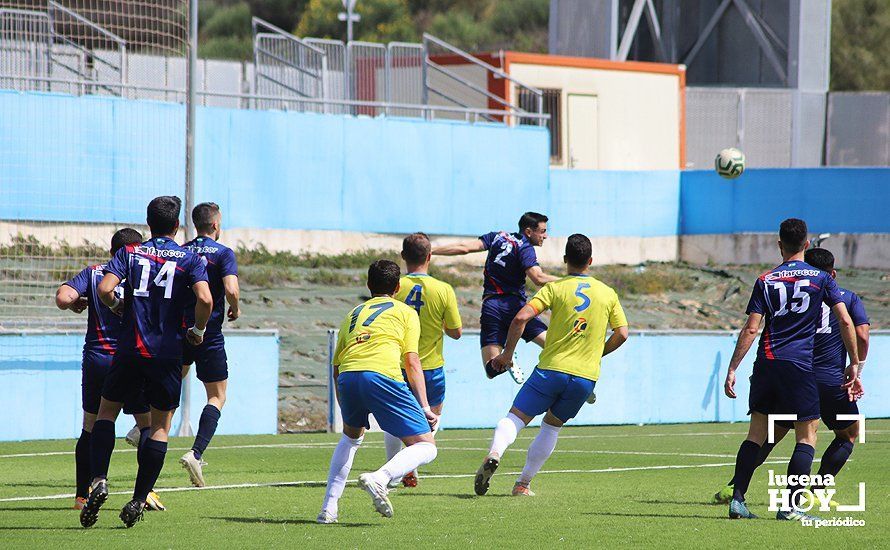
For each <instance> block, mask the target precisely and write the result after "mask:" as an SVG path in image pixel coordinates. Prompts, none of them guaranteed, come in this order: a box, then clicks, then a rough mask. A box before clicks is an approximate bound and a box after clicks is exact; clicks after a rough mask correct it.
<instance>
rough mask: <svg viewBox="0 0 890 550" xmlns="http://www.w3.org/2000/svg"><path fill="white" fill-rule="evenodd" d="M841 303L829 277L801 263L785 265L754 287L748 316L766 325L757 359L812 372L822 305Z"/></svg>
mask: <svg viewBox="0 0 890 550" xmlns="http://www.w3.org/2000/svg"><path fill="white" fill-rule="evenodd" d="M840 301H841V297H840V293H839V291H838V288H837V284H836V283H835V282H834V279H832V278H831V275H829V274H828V273H826V272H824V271H820V270H818V269H816V268H815V267H813V266H811V265H809V264H807V263H806V262H803V261H791V262H784V263H782V264H781V265H779V266H777V267H775V268H773V269H771V270H769V271H767V272H766V273H764V274H763V275H761V276H760V277H759V278H758V279H757V282H756V283H755V284H754V290H753V291H752V293H751V299H750V301H749V302H748V309H747V313H748V314H751V313H760V314H762V315H763V316H764V319H765V325H764V328H763V333H762V334H761V336H760V343H759V344H758V348H757V357H758V359H770V360H772V359H781V360H784V361H792V362H795V363H797V364H799V365H801V366H803V367H805V368H808V369H809V368H812V362H813V339H814V336H815V334H816V321H817V320H818V319H819V317H820V315H821V311H822V310H821V304H822V303H823V302H824V303H825V304H826V305H828V306H829V307H831V306H834V305H835V304H837V303H838V302H840Z"/></svg>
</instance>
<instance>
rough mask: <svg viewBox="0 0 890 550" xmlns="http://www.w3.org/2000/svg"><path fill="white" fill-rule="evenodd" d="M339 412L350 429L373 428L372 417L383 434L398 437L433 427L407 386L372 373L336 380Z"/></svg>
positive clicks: (343, 374) (344, 375) (349, 374)
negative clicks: (369, 417) (370, 420)
mask: <svg viewBox="0 0 890 550" xmlns="http://www.w3.org/2000/svg"><path fill="white" fill-rule="evenodd" d="M337 389H338V390H339V392H340V412H341V414H342V415H343V423H344V424H346V425H347V426H352V427H354V428H358V427H360V426H363V427H365V428H370V427H371V424H370V423H369V422H368V415H369V414H373V415H374V418H375V419H377V423H378V424H380V427H381V428H383V431H385V432H387V433H390V434H392V435H394V436H396V437H399V438H401V437H408V436H412V435H421V434H426V433H430V424H429V422H428V421H427V419H426V416H425V415H424V414H423V411H422V410H421V409H420V405H419V404H418V403H417V399H415V398H414V394H412V393H411V390H410V389H408V384H406V383H404V382H397V381H395V380H393V379H392V378H389V377H388V376H383V375H382V374H380V373H377V372H372V371H350V372H341V373H340V375H339V376H338V377H337Z"/></svg>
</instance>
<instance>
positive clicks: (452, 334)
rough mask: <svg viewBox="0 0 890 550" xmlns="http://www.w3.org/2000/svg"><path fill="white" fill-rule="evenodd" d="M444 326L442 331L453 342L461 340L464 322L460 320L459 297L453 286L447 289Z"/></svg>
mask: <svg viewBox="0 0 890 550" xmlns="http://www.w3.org/2000/svg"><path fill="white" fill-rule="evenodd" d="M447 289H448V292H447V293H446V302H445V304H446V306H445V316H444V326H443V327H442V329H443V330H444V331H445V334H447V335H448V337H449V338H451V339H452V340H458V339H460V337H461V335H462V334H463V328H462V327H463V322H462V321H461V319H460V311H458V309H457V295H456V294H454V288H452V287H451V285H448V287H447Z"/></svg>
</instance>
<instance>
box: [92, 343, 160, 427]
mask: <svg viewBox="0 0 890 550" xmlns="http://www.w3.org/2000/svg"><path fill="white" fill-rule="evenodd" d="M113 358H114V356H113V355H107V354H105V353H95V352H84V354H83V363H82V369H81V379H80V397H81V402H82V404H83V410H84V411H85V412H88V413H90V414H98V413H99V402H100V401H101V399H102V385H103V384H105V378H106V377H107V376H108V371H109V370H110V369H111V362H112V359H113ZM148 411H149V407H148V403H146V401H145V395H143V393H142V392H137V393H136V394H135V395H134V396H133V397H132V398H131V399H130V400H128V401H124V413H125V414H143V413H147V412H148Z"/></svg>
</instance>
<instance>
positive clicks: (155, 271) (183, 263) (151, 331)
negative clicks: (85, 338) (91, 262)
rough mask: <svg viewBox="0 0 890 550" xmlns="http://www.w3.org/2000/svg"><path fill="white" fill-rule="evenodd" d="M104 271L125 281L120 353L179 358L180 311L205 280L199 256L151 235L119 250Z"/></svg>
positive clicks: (191, 300)
mask: <svg viewBox="0 0 890 550" xmlns="http://www.w3.org/2000/svg"><path fill="white" fill-rule="evenodd" d="M106 271H107V272H108V273H114V274H115V275H117V276H118V277H120V278H121V279H125V280H126V282H125V283H124V293H125V300H126V301H125V304H124V314H123V320H122V322H121V332H120V337H119V339H118V350H119V352H120V354H121V355H128V356H129V355H136V356H139V357H146V358H159V359H176V358H179V357H181V356H182V337H183V331H182V324H183V318H184V313H185V310H186V308H187V307H189V305H190V304H193V303H194V299H193V298H192V296H193V291H192V289H191V286H192V285H193V284H195V283H197V282H198V281H207V272H206V270H205V269H204V262H203V261H202V260H201V258H200V257H199V256H198V255H196V254H193V253H192V252H189V251H188V250H186V249H184V248H182V247H181V246H179V245H178V244H176V243H175V242H174V241H173V240H171V239H168V238H167V237H155V238H152V239H149V240H147V241H145V242H144V243H142V244H141V245H127V246H125V247H123V248H121V249H120V250H118V251H117V253H116V254H115V255H114V257H113V258H112V259H111V261H110V262H108V265H107V266H106Z"/></svg>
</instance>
